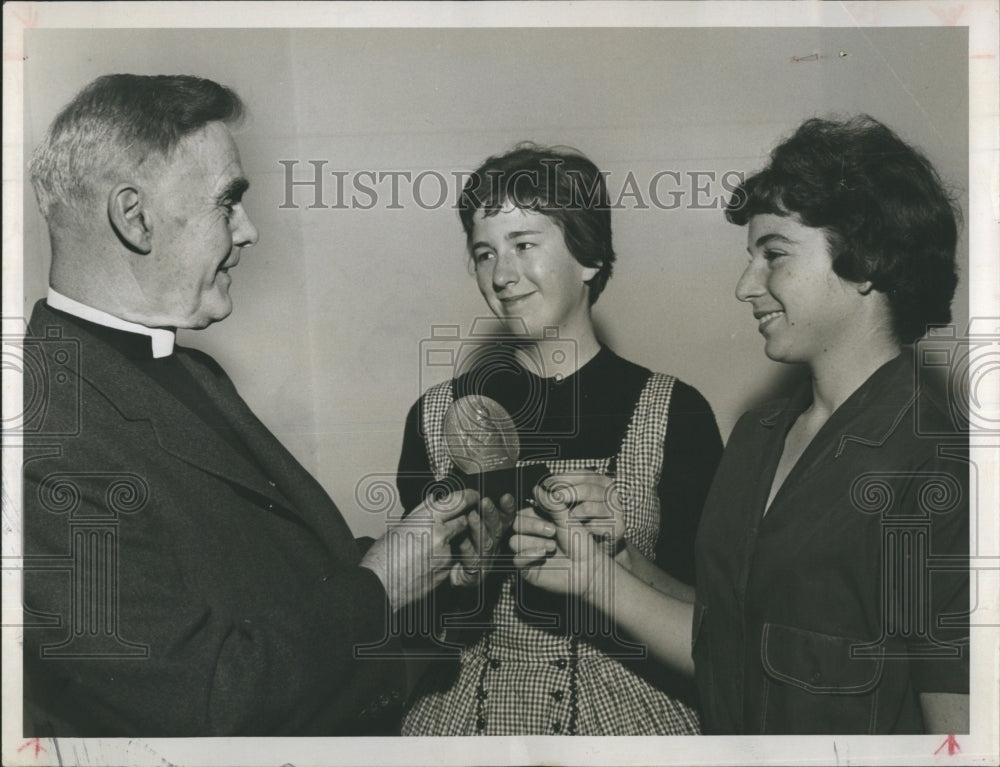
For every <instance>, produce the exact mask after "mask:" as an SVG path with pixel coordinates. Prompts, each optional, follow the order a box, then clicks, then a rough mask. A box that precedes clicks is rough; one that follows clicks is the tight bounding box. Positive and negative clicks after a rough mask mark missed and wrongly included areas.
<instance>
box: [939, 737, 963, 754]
mask: <svg viewBox="0 0 1000 767" xmlns="http://www.w3.org/2000/svg"><path fill="white" fill-rule="evenodd" d="M945 746H947V747H948V756H954V755H955V752H956V751H961V750H962V747H961V746H959V745H958V740H957V739H956V738H955V736H954V735H949V736H948V737H947V738H945V739H944V743H942V744H941V745H940V746H938V747H937V751H935V752H934V753H935V754H940V753H941V749H942V748H944V747H945Z"/></svg>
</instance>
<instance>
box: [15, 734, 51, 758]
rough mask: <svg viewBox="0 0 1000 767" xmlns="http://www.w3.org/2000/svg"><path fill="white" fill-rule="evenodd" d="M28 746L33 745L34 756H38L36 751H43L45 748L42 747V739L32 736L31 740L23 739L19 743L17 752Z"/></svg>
mask: <svg viewBox="0 0 1000 767" xmlns="http://www.w3.org/2000/svg"><path fill="white" fill-rule="evenodd" d="M28 746H34V747H35V756H36V757H37V756H38V753H39V752H40V751H44V750H45V749H44V748H42V741H41V739H39V738H32V739H31V740H26V741H24V743H22V744H21V747H20V748H19V749H17V753H19V754H20V753H21V752H22V751H24V749H26V748H27V747H28Z"/></svg>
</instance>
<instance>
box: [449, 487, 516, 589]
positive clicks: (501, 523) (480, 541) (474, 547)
mask: <svg viewBox="0 0 1000 767" xmlns="http://www.w3.org/2000/svg"><path fill="white" fill-rule="evenodd" d="M516 514H517V508H516V506H515V504H514V498H513V496H511V495H510V494H504V495H502V496H501V497H500V506H499V508H498V507H497V505H496V504H495V503H493V501H491V500H490V499H489V498H483V499H482V501H481V502H480V504H479V509H478V510H476V509H473V510H472V511H470V512H469V517H468V519H469V524H468V528H467V529H466V531H465V534H463V535H461V536H459V537H458V538H456V539H455V542H454V544H453V545H454V549H455V558H456V559H457V560H458V561H456V562H455V564H454V565H452V568H451V573H450V580H451V583H452V585H455V586H474V585H475V584H477V583H478V582H479V579H480V577H481V576H482V575H483V574H484V573H485V572H486V571H488V570H489V569H490V566H491V565H492V562H493V558H494V557H495V556H496V555H497V552H498V551H499V550H500V548H501V545H502V543H503V541H504V538H505V537H506V535H507V531H508V530H509V529H510V526H511V524H513V521H514V516H515V515H516Z"/></svg>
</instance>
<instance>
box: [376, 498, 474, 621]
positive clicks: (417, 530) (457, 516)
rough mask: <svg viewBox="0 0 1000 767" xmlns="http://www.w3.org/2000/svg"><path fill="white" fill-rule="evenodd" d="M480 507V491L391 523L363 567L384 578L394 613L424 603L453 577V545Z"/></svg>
mask: <svg viewBox="0 0 1000 767" xmlns="http://www.w3.org/2000/svg"><path fill="white" fill-rule="evenodd" d="M478 502H479V493H477V492H476V491H475V490H461V491H459V492H454V493H449V494H448V495H446V496H444V497H443V498H440V499H436V500H435V499H429V500H427V501H425V502H424V503H422V504H420V505H419V506H418V507H417V508H415V509H414V510H413V511H412V512H410V514H408V515H407V516H406V517H404V518H403V519H401V520H394V521H392V522H390V523H389V526H388V529H387V530H386V533H385V535H383V536H382V537H381V538H379V539H378V540H377V541H375V543H374V544H372V547H371V548H370V549H368V553H367V554H365V556H364V559H362V560H361V566H362V567H367V568H369V569H370V570H372V571H374V572H375V574H376V575H378V577H379V580H381V581H382V585H383V586H385V590H386V594H388V596H389V605H390V607H392V609H393V610H398V609H399V608H401V607H403V606H404V605H406V604H409V603H410V602H413V601H415V600H417V599H420V598H421V597H423V596H424V595H425V594H427V593H429V592H430V591H431V590H432V589H434V588H435V587H436V586H437V585H438V584H440V583H441V581H443V580H444V579H445V578H446V577H447V576H448V572H449V570H450V569H451V566H452V561H453V560H452V541H453V540H454V539H455V538H456V537H457V536H458V535H460V534H461V533H462V532H463V531H465V530H466V529H467V527H468V524H469V519H468V516H467V514H466V512H467V511H469V510H470V509H472V508H474V507H475V506H476V504H477V503H478Z"/></svg>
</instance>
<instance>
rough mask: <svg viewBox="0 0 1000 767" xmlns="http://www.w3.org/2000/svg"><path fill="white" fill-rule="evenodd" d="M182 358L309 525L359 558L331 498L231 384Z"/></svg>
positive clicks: (347, 552) (212, 400) (346, 526)
mask: <svg viewBox="0 0 1000 767" xmlns="http://www.w3.org/2000/svg"><path fill="white" fill-rule="evenodd" d="M180 359H181V361H182V362H183V364H184V365H185V367H187V368H188V370H189V371H190V372H191V374H192V375H193V376H194V377H195V379H196V380H197V381H198V383H199V384H201V386H202V388H203V389H204V390H205V392H206V394H208V396H209V399H210V400H211V402H212V403H213V404H214V405H215V406H216V407H217V408H218V409H219V411H220V412H221V413H222V415H223V416H224V417H225V418H226V420H227V421H228V422H229V424H230V425H231V426H232V427H233V430H234V431H235V432H236V434H237V435H238V436H239V437H240V439H241V440H243V443H244V444H245V445H246V446H247V448H248V449H249V450H250V452H251V453H252V454H253V456H254V458H255V459H256V460H257V461H258V462H259V463H260V465H261V466H265V467H267V471H268V472H269V473H270V475H271V477H272V478H273V480H274V481H275V482H276V483H277V484H278V486H279V488H280V490H281V491H282V492H283V493H284V494H285V496H287V499H288V500H290V501H291V502H292V505H293V507H294V509H295V510H296V511H297V512H298V513H299V514H300V515H301V516H302V517H303V519H304V520H305V521H306V522H307V524H309V525H310V526H311V527H313V529H315V530H317V531H322V532H323V533H324V539H325V540H326V541H327V543H328V545H330V546H332V547H334V548H336V549H340V552H339V553H340V554H342V555H344V556H348V557H350V558H352V559H355V560H356V559H358V558H359V555H358V553H357V547H356V546H355V545H354V535H353V533H352V532H351V530H350V528H349V527H348V525H347V522H346V521H345V520H344V518H343V516H342V515H341V514H340V512H339V511H338V510H337V508H336V505H335V504H334V503H333V502H332V500H331V499H330V496H329V495H328V494H327V492H326V491H325V490H324V489H323V487H322V486H321V485H320V484H319V483H318V482H317V481H316V480H315V479H314V478H313V476H312V475H311V474H309V472H307V471H306V470H305V469H304V468H303V467H302V465H301V464H300V463H299V462H298V461H297V460H296V459H295V457H294V456H293V455H292V454H291V453H289V452H288V450H287V449H285V447H284V445H282V444H281V442H279V441H278V439H277V438H276V437H275V436H274V435H273V434H272V433H271V431H270V430H269V429H268V428H267V427H266V426H265V425H264V424H263V423H262V422H261V420H260V419H259V418H257V416H256V415H254V413H253V411H252V410H251V409H250V408H249V407H248V406H247V404H246V403H245V402H244V401H243V399H242V398H241V397H240V396H239V394H238V393H237V392H236V389H235V388H234V387H233V385H232V382H231V381H230V380H229V379H228V378H227V377H225V376H220V375H218V374H216V373H214V372H213V371H211V370H209V369H208V368H206V367H205V366H204V365H202V364H199V362H198V361H197V360H196V359H195V358H194V357H192V356H191V355H188V354H184V353H183V352H182V353H181V357H180ZM272 492H274V491H273V489H272Z"/></svg>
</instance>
